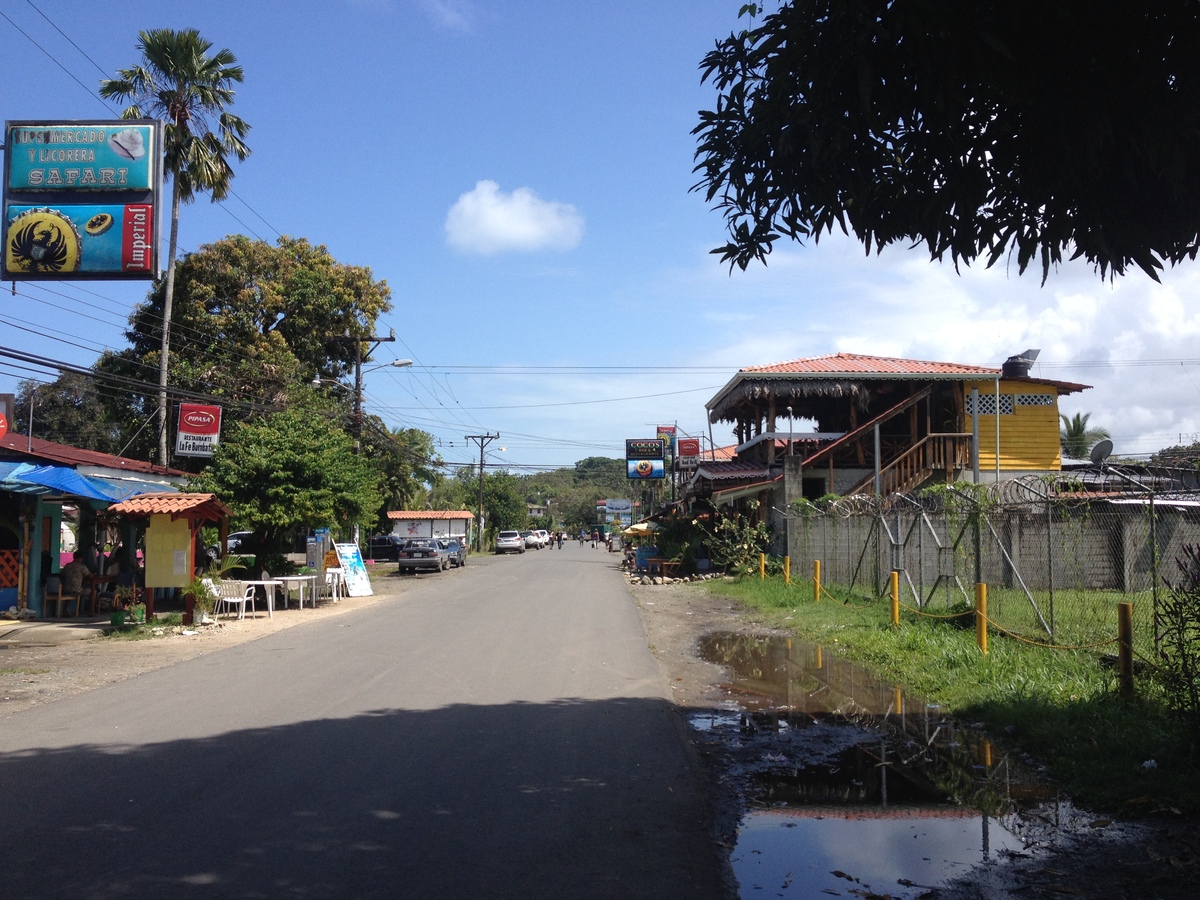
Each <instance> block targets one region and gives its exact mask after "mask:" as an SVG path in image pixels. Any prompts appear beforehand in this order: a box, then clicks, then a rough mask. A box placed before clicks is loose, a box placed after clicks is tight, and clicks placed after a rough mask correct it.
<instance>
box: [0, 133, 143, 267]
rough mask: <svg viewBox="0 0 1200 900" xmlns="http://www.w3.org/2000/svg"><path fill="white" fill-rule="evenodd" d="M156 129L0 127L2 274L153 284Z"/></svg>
mask: <svg viewBox="0 0 1200 900" xmlns="http://www.w3.org/2000/svg"><path fill="white" fill-rule="evenodd" d="M162 163H163V155H162V124H161V123H160V122H158V121H156V120H153V119H131V120H125V119H119V120H116V121H111V122H6V123H5V147H4V166H5V176H4V218H3V237H4V251H3V276H2V277H3V278H6V279H13V280H17V279H33V278H44V279H46V278H48V279H60V280H70V279H84V278H154V277H156V276H157V275H158V243H159V241H158V236H159V233H160V221H159V220H160V216H159V215H158V210H159V209H160V200H161V196H162V179H163V175H162Z"/></svg>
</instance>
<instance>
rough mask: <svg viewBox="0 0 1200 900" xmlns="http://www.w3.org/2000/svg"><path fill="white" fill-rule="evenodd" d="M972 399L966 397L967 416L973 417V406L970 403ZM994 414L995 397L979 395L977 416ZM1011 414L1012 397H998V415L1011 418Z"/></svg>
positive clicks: (993, 395) (1005, 395) (992, 395)
mask: <svg viewBox="0 0 1200 900" xmlns="http://www.w3.org/2000/svg"><path fill="white" fill-rule="evenodd" d="M973 399H974V398H972V397H967V415H969V416H973V415H975V408H974V407H975V404H974V403H972V402H971V401H972V400H973ZM995 414H996V395H995V394H980V395H979V415H981V416H994V415H995ZM1012 414H1013V395H1012V394H1001V395H1000V415H1002V416H1011V415H1012Z"/></svg>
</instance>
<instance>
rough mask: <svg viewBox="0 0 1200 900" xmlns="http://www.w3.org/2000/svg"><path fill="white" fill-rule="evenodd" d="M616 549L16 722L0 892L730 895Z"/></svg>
mask: <svg viewBox="0 0 1200 900" xmlns="http://www.w3.org/2000/svg"><path fill="white" fill-rule="evenodd" d="M616 562H617V556H616V554H607V553H604V552H602V551H601V550H598V549H597V550H592V549H591V548H590V547H585V548H580V547H579V546H578V544H567V545H565V546H564V549H563V550H561V551H559V550H550V549H546V550H541V551H538V552H533V551H530V552H527V553H525V554H524V555H522V556H510V557H504V558H494V557H487V558H483V559H478V558H474V557H473V558H472V559H471V562H470V564H469V565H468V566H467V567H466V568H465V569H462V570H459V571H451V572H447V573H443V574H441V575H435V574H430V575H422V576H417V577H414V576H408V577H406V578H404V579H403V587H404V590H403V592H402V593H400V594H398V595H397V596H396V597H394V598H392V599H388V600H385V601H383V602H381V603H379V604H377V605H374V606H372V607H371V608H369V609H363V610H362V611H358V612H354V613H352V614H350V615H345V616H338V617H334V618H332V619H328V620H326V621H324V622H321V623H314V624H312V625H299V626H296V627H294V628H291V629H288V630H287V631H284V632H281V633H278V634H276V635H273V636H270V637H266V638H263V639H261V640H258V641H253V642H250V643H248V644H243V645H240V646H237V647H234V648H231V649H229V650H225V651H221V652H218V653H212V654H208V655H206V656H203V657H200V658H198V659H195V660H191V661H189V662H187V663H183V664H180V665H177V666H172V667H169V668H166V669H160V670H158V671H155V672H152V673H150V674H147V675H144V676H141V677H139V678H136V679H131V680H129V681H125V682H121V683H118V684H115V685H110V686H108V687H104V688H100V689H97V690H95V691H92V692H89V693H86V694H82V695H79V696H76V697H73V698H69V699H65V700H62V701H59V702H56V703H52V704H48V705H46V706H43V707H35V708H33V709H30V710H27V711H25V712H22V713H19V714H17V715H15V716H13V717H12V718H10V719H8V720H6V721H4V723H3V725H2V726H0V727H2V731H0V840H2V841H3V843H2V844H0V846H3V848H4V852H3V859H2V860H0V897H4V898H6V900H16V898H25V897H30V898H34V897H36V898H45V897H68V896H70V897H80V898H99V900H103V898H127V897H156V898H157V897H171V898H177V897H272V898H273V897H296V898H327V897H337V898H341V897H347V898H349V897H355V898H358V897H422V898H443V897H444V898H457V897H464V898H465V897H471V898H476V897H521V898H526V897H528V898H541V897H554V898H578V897H622V898H624V897H629V898H636V897H647V898H650V897H653V898H674V897H687V898H706V897H714V898H716V897H725V896H726V893H725V891H724V889H723V887H722V883H721V877H720V872H721V869H720V863H719V860H718V858H717V855H716V853H715V850H714V847H713V845H712V841H711V840H710V837H709V833H708V830H707V826H706V823H705V815H704V811H703V809H704V807H703V803H702V802H701V800H700V795H699V792H698V790H697V786H696V783H695V780H694V775H693V772H692V770H691V768H690V766H689V762H688V756H687V754H686V752H685V749H684V746H685V742H684V740H683V737H682V734H681V731H680V725H679V722H678V719H677V717H676V715H675V714H674V713H673V712H672V710H671V708H670V706H669V704H668V703H667V702H666V700H665V699H664V697H665V695H666V693H667V685H666V684H665V683H664V682H663V679H662V676H661V675H660V673H659V671H658V669H657V667H656V665H655V663H654V660H653V658H652V657H651V655H650V653H649V652H648V650H647V647H646V642H645V636H644V633H643V631H642V627H641V623H640V619H639V617H638V614H637V610H636V608H635V607H634V605H633V603H632V601H631V600H630V598H629V596H628V593H627V591H626V590H625V587H624V584H623V582H622V580H621V579H620V578H619V577H618V576H617V574H616V573H615V572H614V571H613V567H614V566H615V564H616Z"/></svg>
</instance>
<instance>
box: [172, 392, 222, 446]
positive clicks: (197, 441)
mask: <svg viewBox="0 0 1200 900" xmlns="http://www.w3.org/2000/svg"><path fill="white" fill-rule="evenodd" d="M220 440H221V407H219V406H204V405H202V404H200V403H180V404H179V430H178V431H177V432H176V433H175V455H176V456H212V455H213V451H214V450H216V448H217V444H218V443H220Z"/></svg>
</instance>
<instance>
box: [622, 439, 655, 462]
mask: <svg viewBox="0 0 1200 900" xmlns="http://www.w3.org/2000/svg"><path fill="white" fill-rule="evenodd" d="M663 450H664V448H663V442H662V440H661V439H659V438H642V439H638V438H631V439H628V440H626V441H625V459H626V460H631V459H657V460H661V459H662V458H663V455H664V453H663Z"/></svg>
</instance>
